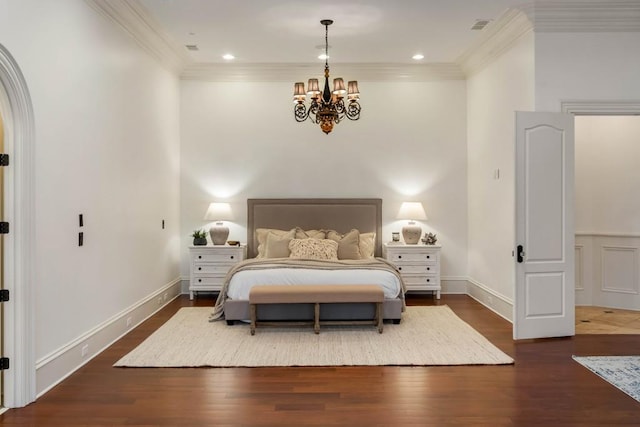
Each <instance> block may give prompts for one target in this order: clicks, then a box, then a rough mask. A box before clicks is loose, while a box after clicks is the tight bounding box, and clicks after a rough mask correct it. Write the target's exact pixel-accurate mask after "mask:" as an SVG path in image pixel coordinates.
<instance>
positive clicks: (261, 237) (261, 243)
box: [255, 228, 295, 258]
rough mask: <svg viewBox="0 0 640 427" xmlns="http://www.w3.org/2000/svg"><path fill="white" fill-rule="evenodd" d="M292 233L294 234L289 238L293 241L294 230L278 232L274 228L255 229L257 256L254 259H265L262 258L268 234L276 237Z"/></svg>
mask: <svg viewBox="0 0 640 427" xmlns="http://www.w3.org/2000/svg"><path fill="white" fill-rule="evenodd" d="M291 232H293V233H294V234H292V235H291V238H292V239H293V238H294V237H295V229H292V230H278V229H275V228H256V231H255V233H256V240H257V241H258V254H257V255H256V258H265V256H264V250H265V247H266V243H267V234H269V233H273V234H275V235H276V236H278V237H281V236H284V235H287V234H289V233H291Z"/></svg>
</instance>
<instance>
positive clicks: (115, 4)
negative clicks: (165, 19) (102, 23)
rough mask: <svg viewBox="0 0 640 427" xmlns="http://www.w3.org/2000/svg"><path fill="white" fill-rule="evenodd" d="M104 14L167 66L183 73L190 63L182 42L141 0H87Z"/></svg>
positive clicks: (86, 0)
mask: <svg viewBox="0 0 640 427" xmlns="http://www.w3.org/2000/svg"><path fill="white" fill-rule="evenodd" d="M85 2H86V3H87V4H88V5H89V6H91V7H92V8H93V9H95V10H96V11H98V12H99V13H100V14H101V15H103V16H105V17H106V18H107V19H109V20H111V21H112V22H113V23H115V24H116V25H117V26H118V27H120V28H121V29H122V30H124V31H125V32H126V33H127V34H129V35H130V36H131V37H133V39H134V40H135V41H136V42H137V43H138V44H139V45H140V46H141V47H142V48H143V49H144V50H145V51H146V52H147V53H149V54H150V55H151V56H152V57H153V58H155V59H156V60H157V61H158V62H160V64H161V65H162V66H163V67H165V68H167V69H168V70H170V71H172V72H175V73H177V74H180V73H181V72H182V70H184V68H185V67H186V66H187V65H188V64H189V63H191V59H190V58H189V56H188V54H187V53H186V51H185V50H184V48H183V47H182V46H179V45H178V44H176V43H175V42H174V41H173V40H172V39H171V38H170V37H169V35H167V33H165V32H164V30H163V29H162V26H161V25H160V24H159V23H158V22H157V21H156V20H155V19H153V18H152V17H151V15H150V14H149V12H148V11H147V10H146V9H145V8H144V6H143V5H142V3H140V2H139V1H138V0H109V1H105V0H85Z"/></svg>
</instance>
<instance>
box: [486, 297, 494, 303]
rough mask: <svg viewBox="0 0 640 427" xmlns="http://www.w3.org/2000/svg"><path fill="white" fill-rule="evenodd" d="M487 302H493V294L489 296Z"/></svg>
mask: <svg viewBox="0 0 640 427" xmlns="http://www.w3.org/2000/svg"><path fill="white" fill-rule="evenodd" d="M487 303H489V305H492V304H493V297H492V296H491V295H489V296H487Z"/></svg>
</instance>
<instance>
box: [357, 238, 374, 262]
mask: <svg viewBox="0 0 640 427" xmlns="http://www.w3.org/2000/svg"><path fill="white" fill-rule="evenodd" d="M359 246H360V257H361V258H362V259H371V258H373V257H374V256H375V252H376V233H360V245H359Z"/></svg>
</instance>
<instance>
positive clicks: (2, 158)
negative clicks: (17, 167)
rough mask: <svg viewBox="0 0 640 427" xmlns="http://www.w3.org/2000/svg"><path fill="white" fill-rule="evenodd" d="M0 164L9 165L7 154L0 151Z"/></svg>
mask: <svg viewBox="0 0 640 427" xmlns="http://www.w3.org/2000/svg"><path fill="white" fill-rule="evenodd" d="M0 166H9V155H8V154H4V153H0Z"/></svg>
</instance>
